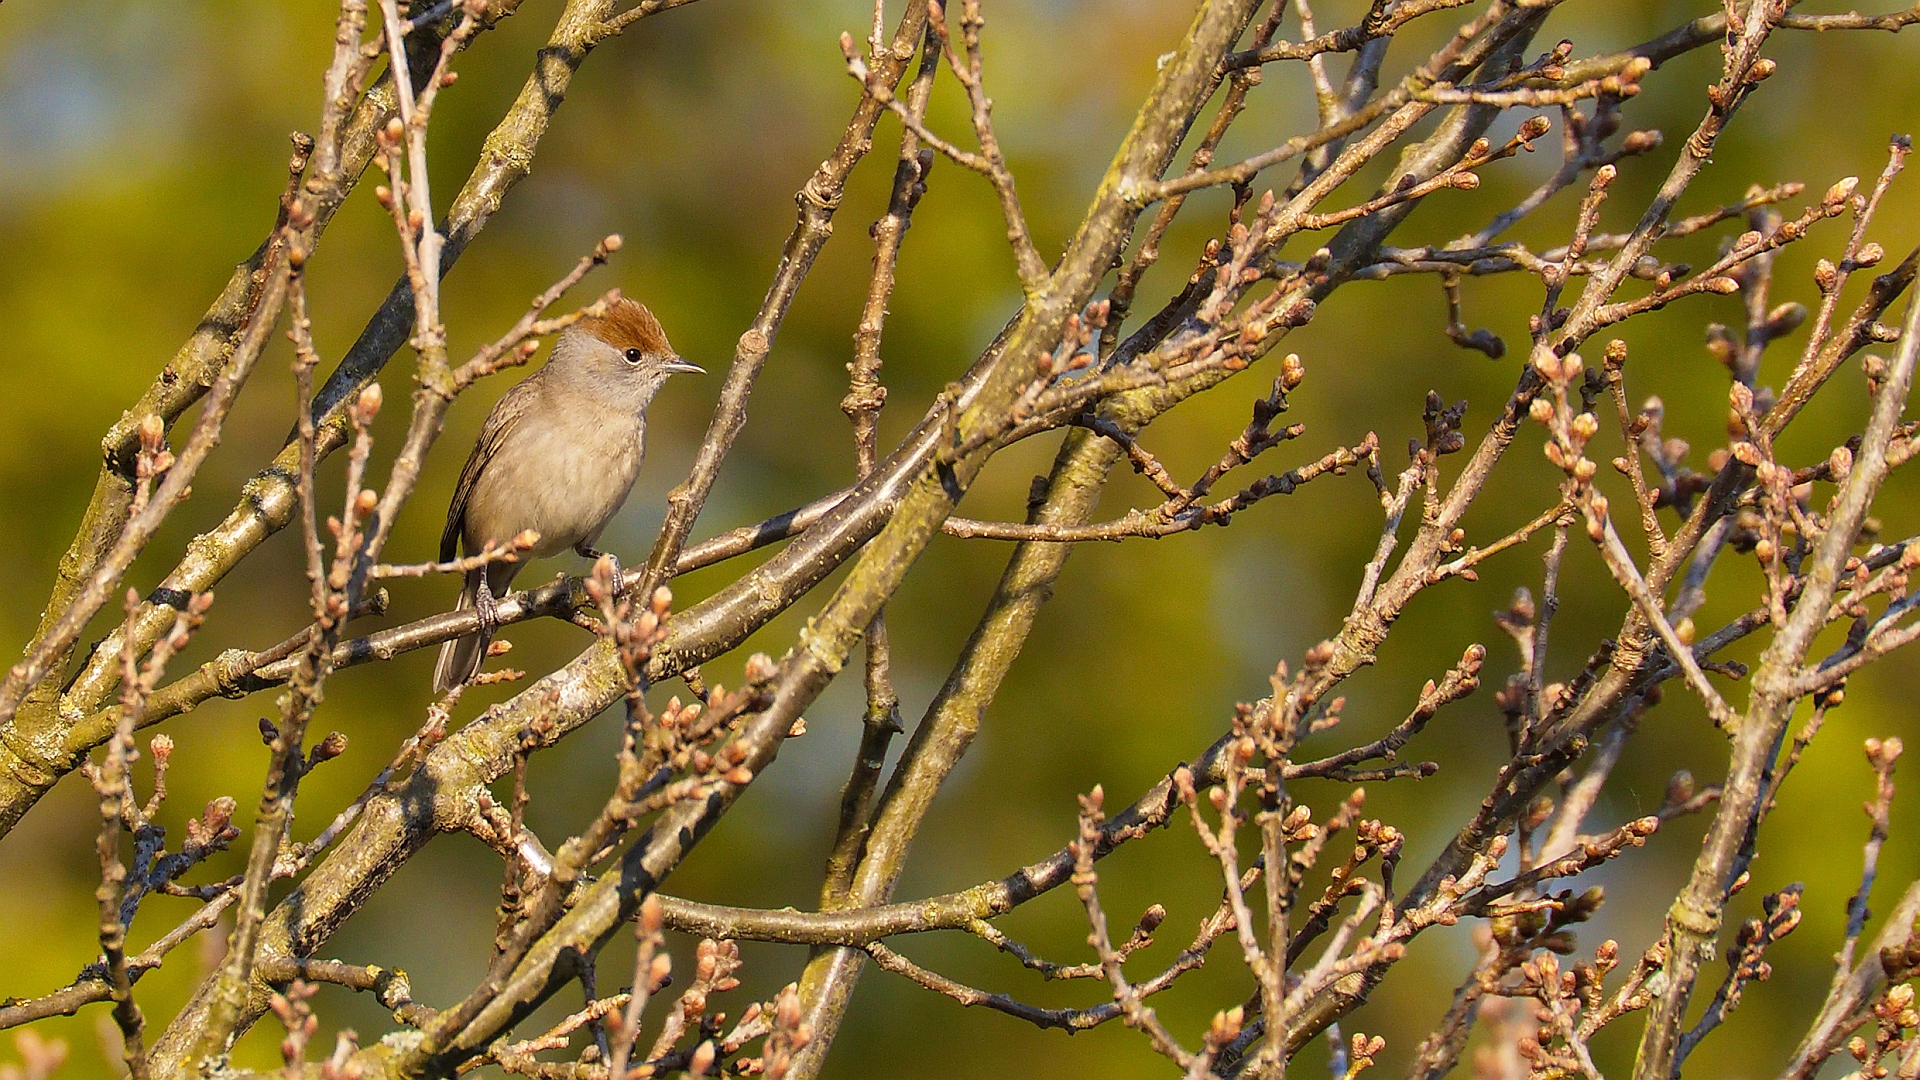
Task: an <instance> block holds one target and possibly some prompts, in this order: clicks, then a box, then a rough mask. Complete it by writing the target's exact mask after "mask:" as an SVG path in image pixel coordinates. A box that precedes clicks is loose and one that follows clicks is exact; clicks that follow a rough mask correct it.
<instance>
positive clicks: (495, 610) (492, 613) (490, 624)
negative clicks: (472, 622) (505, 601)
mask: <svg viewBox="0 0 1920 1080" xmlns="http://www.w3.org/2000/svg"><path fill="white" fill-rule="evenodd" d="M473 611H474V614H475V615H478V616H479V617H480V632H481V633H482V634H485V635H487V636H488V637H491V636H492V635H493V632H494V631H495V630H497V629H499V628H500V603H499V601H497V600H495V599H494V597H493V586H491V585H489V584H487V575H485V574H481V575H480V588H479V589H478V590H477V591H475V592H474V594H473Z"/></svg>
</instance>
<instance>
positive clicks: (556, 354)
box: [433, 297, 705, 694]
mask: <svg viewBox="0 0 1920 1080" xmlns="http://www.w3.org/2000/svg"><path fill="white" fill-rule="evenodd" d="M678 372H688V373H693V374H705V371H704V370H703V369H702V368H700V367H699V366H698V365H695V364H691V363H688V362H687V361H686V360H683V359H681V357H680V355H679V354H678V353H676V352H675V351H674V350H673V346H672V345H670V344H668V342H667V335H666V331H665V330H663V329H662V328H661V326H660V320H658V319H656V318H654V316H653V312H651V311H648V310H647V308H646V306H645V305H644V304H641V303H640V302H638V301H636V300H632V299H629V298H626V297H621V298H620V299H618V300H616V301H615V302H614V303H613V304H611V305H609V306H608V307H607V308H605V309H604V311H603V312H602V313H601V314H599V315H597V316H591V317H588V318H584V319H581V320H580V321H578V322H576V323H574V324H573V325H572V326H569V327H567V328H566V329H565V330H563V331H561V333H560V336H559V338H558V339H557V340H556V341H555V342H554V346H553V353H552V355H551V356H550V357H549V358H548V360H547V362H546V364H545V366H543V367H541V368H540V370H538V371H536V372H534V373H533V374H532V375H530V376H528V377H527V378H525V379H523V380H521V381H520V383H519V384H518V385H516V386H515V387H514V388H513V389H511V390H509V391H507V392H506V393H505V394H504V395H502V396H501V398H500V400H499V401H498V402H496V403H495V404H494V406H493V411H492V412H490V413H488V414H487V421H486V423H485V424H484V425H483V426H482V427H481V429H480V437H479V439H478V440H477V441H475V443H474V446H473V453H472V454H470V455H468V457H467V463H466V466H465V467H464V468H462V469H461V470H460V482H459V484H458V485H457V486H456V487H455V488H454V493H453V502H452V503H451V504H450V505H449V506H448V507H447V525H446V529H445V531H443V532H442V533H441V534H440V561H441V562H453V561H455V557H456V553H457V549H464V551H465V553H466V554H467V555H468V556H472V555H475V554H477V553H480V552H483V551H486V550H488V549H489V548H491V547H496V546H499V545H508V544H512V543H514V542H515V541H516V538H520V537H521V534H522V533H523V532H525V531H526V530H532V531H533V532H534V533H537V534H538V536H537V538H536V539H534V542H533V543H532V544H531V546H530V547H528V548H527V549H526V550H525V551H524V552H523V553H522V554H521V556H520V557H519V558H518V559H514V560H503V559H496V560H493V561H491V562H488V563H487V564H486V565H484V566H480V567H475V568H473V569H470V570H468V571H467V572H466V580H465V583H464V585H463V586H462V588H461V590H460V604H459V607H460V609H461V610H465V609H468V608H475V609H478V611H479V613H480V629H479V631H478V632H476V633H473V634H469V635H467V636H465V637H461V638H455V639H454V640H452V641H449V642H447V643H446V644H444V645H442V646H441V647H440V660H439V663H438V664H436V665H435V667H434V672H433V689H434V693H436V694H444V693H446V692H447V691H449V690H451V689H453V688H454V687H456V686H461V685H464V684H466V683H467V682H469V681H470V680H472V678H473V677H474V675H476V674H478V673H479V671H480V665H481V662H482V661H484V660H485V659H486V656H487V646H488V644H489V643H490V642H491V641H492V639H493V630H494V625H495V624H494V619H495V616H494V606H495V597H497V596H504V595H505V594H506V590H507V587H508V585H510V584H511V583H512V581H513V578H514V575H515V574H517V573H519V572H520V569H521V567H522V566H524V565H525V560H527V559H539V558H546V557H548V556H550V555H557V554H560V553H561V552H563V551H566V550H567V549H569V548H571V549H572V550H573V551H575V552H577V553H578V554H580V555H583V556H585V557H587V558H589V559H595V560H597V559H599V558H600V557H601V554H602V553H601V552H599V551H597V550H595V549H594V544H595V543H596V542H597V541H598V540H599V538H600V532H601V530H603V529H605V528H606V526H607V522H609V521H610V520H612V518H613V515H614V514H615V513H616V512H618V511H619V509H620V507H621V505H622V504H623V503H625V502H626V501H627V495H628V493H629V492H631V491H632V490H633V483H634V479H635V478H636V477H637V476H638V475H639V473H640V459H641V455H642V452H643V451H644V449H645V442H646V430H647V406H648V405H649V404H651V403H652V401H653V398H654V395H655V394H656V393H658V392H659V390H660V387H661V386H662V385H663V384H664V383H665V382H666V381H667V378H668V377H669V376H671V375H673V374H675V373H678Z"/></svg>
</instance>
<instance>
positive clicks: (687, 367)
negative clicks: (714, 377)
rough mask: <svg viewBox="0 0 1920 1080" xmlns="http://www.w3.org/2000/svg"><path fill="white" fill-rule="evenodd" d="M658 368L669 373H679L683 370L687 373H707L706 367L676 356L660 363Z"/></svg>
mask: <svg viewBox="0 0 1920 1080" xmlns="http://www.w3.org/2000/svg"><path fill="white" fill-rule="evenodd" d="M660 370H661V371H665V372H668V373H671V374H680V373H682V372H684V373H686V374H688V375H705V374H706V373H707V369H706V368H703V367H701V366H700V365H699V364H689V363H687V362H686V361H685V360H682V359H680V358H679V357H677V356H676V357H674V358H673V359H671V360H669V361H667V362H666V363H664V364H661V365H660Z"/></svg>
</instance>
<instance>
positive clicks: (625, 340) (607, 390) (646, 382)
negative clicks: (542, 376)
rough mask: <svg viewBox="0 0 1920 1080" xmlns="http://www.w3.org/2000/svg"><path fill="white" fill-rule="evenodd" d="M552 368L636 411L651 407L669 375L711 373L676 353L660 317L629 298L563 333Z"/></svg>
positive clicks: (559, 374) (557, 373) (568, 379)
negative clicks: (661, 325)
mask: <svg viewBox="0 0 1920 1080" xmlns="http://www.w3.org/2000/svg"><path fill="white" fill-rule="evenodd" d="M548 367H549V368H550V369H552V372H553V375H554V376H555V377H558V378H562V379H565V380H566V381H567V382H569V383H577V384H579V385H581V386H582V387H583V388H585V389H588V390H590V391H592V392H594V393H597V394H601V395H604V396H605V397H606V399H608V400H610V401H614V402H618V403H620V404H622V405H631V406H632V407H633V408H634V409H636V410H638V409H644V408H646V406H647V403H648V402H649V401H651V400H653V395H654V394H655V393H656V392H657V391H658V390H659V389H660V385H661V384H662V383H664V382H666V381H667V376H669V375H672V374H675V373H676V372H683V371H684V372H692V373H694V374H697V375H699V374H705V370H704V369H702V368H700V367H698V366H697V365H694V364H690V363H688V362H687V361H685V360H683V359H681V358H680V354H679V353H676V352H674V351H673V346H672V345H671V344H669V343H668V342H667V332H666V331H665V330H663V329H661V328H660V320H658V319H656V318H654V317H653V312H651V311H648V310H647V308H646V305H644V304H642V303H640V302H639V301H637V300H629V299H627V298H625V297H622V298H620V299H619V300H617V301H615V302H614V304H613V305H612V306H611V307H609V308H607V310H606V312H605V313H603V314H601V315H599V316H597V317H594V318H587V319H581V320H580V321H579V322H577V323H574V324H573V325H572V326H570V327H568V328H567V329H566V330H565V331H563V332H562V333H561V334H560V339H559V341H557V342H555V344H554V349H553V359H552V360H550V361H548Z"/></svg>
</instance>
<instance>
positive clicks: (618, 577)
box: [574, 544, 627, 594]
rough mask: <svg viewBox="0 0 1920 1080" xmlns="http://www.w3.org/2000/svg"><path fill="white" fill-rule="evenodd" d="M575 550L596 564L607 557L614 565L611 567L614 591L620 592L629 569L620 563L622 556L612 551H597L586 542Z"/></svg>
mask: <svg viewBox="0 0 1920 1080" xmlns="http://www.w3.org/2000/svg"><path fill="white" fill-rule="evenodd" d="M574 551H576V552H577V553H579V554H580V555H582V556H584V557H586V558H588V559H592V560H593V561H594V563H595V564H596V565H598V564H599V562H600V560H601V559H605V560H607V561H608V562H610V563H612V564H613V566H612V568H611V569H612V570H613V591H614V592H615V593H616V594H618V593H619V592H620V591H621V587H622V585H623V583H624V582H625V581H626V579H627V569H626V567H624V566H622V565H621V564H620V556H618V555H615V554H614V553H613V552H611V551H596V550H594V549H593V548H590V547H587V546H586V545H584V544H583V545H581V546H580V547H577V548H574Z"/></svg>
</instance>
